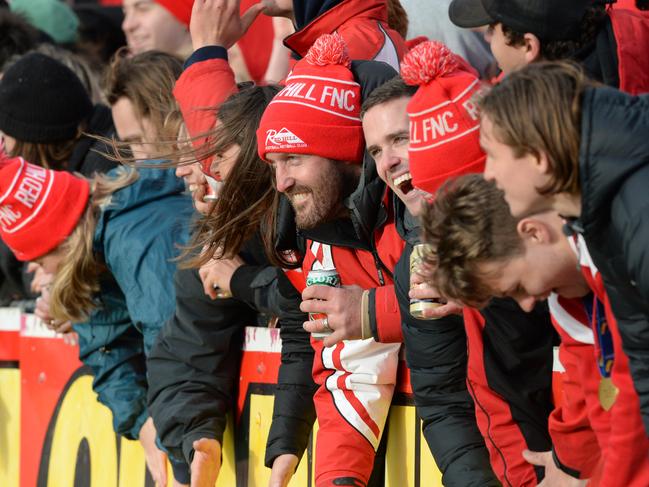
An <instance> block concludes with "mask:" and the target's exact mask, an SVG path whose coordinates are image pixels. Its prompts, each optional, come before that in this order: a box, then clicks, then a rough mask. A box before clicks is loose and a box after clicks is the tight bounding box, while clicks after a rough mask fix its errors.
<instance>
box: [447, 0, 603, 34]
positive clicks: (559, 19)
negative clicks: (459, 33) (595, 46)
mask: <svg viewBox="0 0 649 487" xmlns="http://www.w3.org/2000/svg"><path fill="white" fill-rule="evenodd" d="M604 3H607V2H606V1H603V0H453V1H452V2H451V4H450V5H449V8H448V15H449V17H450V18H451V22H453V23H454V24H455V25H457V26H458V27H465V28H473V27H480V26H483V25H487V24H495V23H502V24H504V25H506V26H507V27H509V28H510V29H513V30H515V31H517V32H521V33H525V32H530V33H532V34H534V35H535V36H537V37H538V38H539V39H540V40H546V41H558V40H569V39H570V40H572V39H576V38H578V37H579V26H580V23H581V20H582V19H583V18H584V14H585V13H586V10H587V9H588V8H589V7H592V6H595V5H602V4H604Z"/></svg>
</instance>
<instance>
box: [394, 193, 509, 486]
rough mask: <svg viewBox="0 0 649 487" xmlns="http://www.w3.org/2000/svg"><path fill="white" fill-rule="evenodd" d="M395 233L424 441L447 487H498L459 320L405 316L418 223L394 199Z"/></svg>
mask: <svg viewBox="0 0 649 487" xmlns="http://www.w3.org/2000/svg"><path fill="white" fill-rule="evenodd" d="M394 200H395V213H396V223H397V229H398V231H399V234H400V235H401V236H402V237H403V239H404V240H405V241H406V247H405V249H404V251H403V255H402V256H401V259H400V260H399V262H398V263H397V266H396V268H395V270H394V289H395V292H396V294H397V299H398V301H399V308H400V310H401V329H402V331H403V342H404V345H405V351H406V362H407V364H408V368H409V369H410V384H411V386H412V392H413V395H414V398H415V405H416V406H417V413H418V415H419V416H420V417H421V420H422V427H423V431H424V437H425V438H426V442H427V443H428V447H429V448H430V451H431V453H432V454H433V457H434V458H435V462H436V463H437V466H438V467H439V469H440V471H441V472H442V483H443V484H444V485H445V486H447V487H453V486H457V487H460V486H462V487H464V486H467V487H468V486H476V487H478V486H480V487H484V486H497V485H500V482H498V480H497V479H496V476H495V475H494V473H493V471H492V470H491V465H490V464H489V452H488V451H487V449H486V447H485V443H484V440H483V438H482V435H481V434H480V431H479V430H478V425H477V423H476V418H475V406H474V404H473V399H471V396H470V395H469V392H468V390H467V387H466V368H467V344H466V333H465V331H464V324H463V322H462V317H461V316H457V315H450V316H446V317H444V318H440V319H438V320H435V321H430V320H419V319H417V318H415V317H413V316H412V315H411V314H410V306H409V305H410V298H409V297H408V291H409V289H410V254H411V253H412V248H413V245H414V244H417V243H419V233H420V232H419V224H418V222H417V221H416V219H415V218H414V217H412V216H411V215H410V213H408V212H407V211H406V209H405V206H404V205H403V203H402V202H401V201H400V200H398V199H397V198H396V197H395V198H394Z"/></svg>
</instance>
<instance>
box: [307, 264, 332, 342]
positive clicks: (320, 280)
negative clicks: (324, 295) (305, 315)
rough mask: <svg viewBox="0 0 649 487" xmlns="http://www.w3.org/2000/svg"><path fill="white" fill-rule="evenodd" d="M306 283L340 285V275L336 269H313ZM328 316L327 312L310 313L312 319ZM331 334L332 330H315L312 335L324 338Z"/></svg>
mask: <svg viewBox="0 0 649 487" xmlns="http://www.w3.org/2000/svg"><path fill="white" fill-rule="evenodd" d="M306 285H307V287H309V286H331V287H340V275H339V274H338V271H337V270H336V269H312V270H310V271H309V273H308V274H307V276H306ZM326 317H327V315H326V314H325V313H309V319H310V320H323V319H325V318H326ZM328 335H331V331H327V332H320V331H318V332H313V333H311V336H312V337H313V338H315V339H316V340H322V339H323V338H324V337H326V336H328Z"/></svg>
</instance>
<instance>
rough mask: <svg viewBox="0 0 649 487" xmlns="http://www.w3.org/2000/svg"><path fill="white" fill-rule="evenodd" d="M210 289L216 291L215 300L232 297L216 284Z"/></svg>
mask: <svg viewBox="0 0 649 487" xmlns="http://www.w3.org/2000/svg"><path fill="white" fill-rule="evenodd" d="M212 287H213V288H214V290H215V291H216V299H227V298H231V297H232V293H231V292H230V291H226V290H225V289H221V288H220V287H218V286H217V285H216V284H214V286H212Z"/></svg>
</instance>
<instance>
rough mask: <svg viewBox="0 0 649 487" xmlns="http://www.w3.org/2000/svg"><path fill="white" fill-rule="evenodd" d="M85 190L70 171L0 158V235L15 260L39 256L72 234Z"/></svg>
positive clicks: (84, 183)
mask: <svg viewBox="0 0 649 487" xmlns="http://www.w3.org/2000/svg"><path fill="white" fill-rule="evenodd" d="M89 192H90V185H89V184H88V181H86V180H85V179H81V178H78V177H76V176H73V175H72V174H71V173H68V172H64V171H51V170H49V169H44V168H42V167H39V166H34V165H33V164H29V163H27V162H25V160H24V159H23V158H22V157H16V158H13V159H6V158H5V159H0V237H2V240H4V242H5V243H6V244H7V246H8V247H9V248H10V249H11V250H12V251H13V253H14V254H16V258H17V259H18V260H23V261H27V260H34V259H36V258H38V257H42V256H43V255H45V254H47V253H48V252H50V251H52V250H54V249H55V248H56V247H58V246H59V244H61V243H62V242H63V241H64V240H65V239H66V238H67V237H68V236H69V235H70V233H72V230H73V229H74V227H75V226H76V225H77V222H78V221H79V218H81V214H82V213H83V211H84V210H85V208H86V204H87V202H88V195H89Z"/></svg>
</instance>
